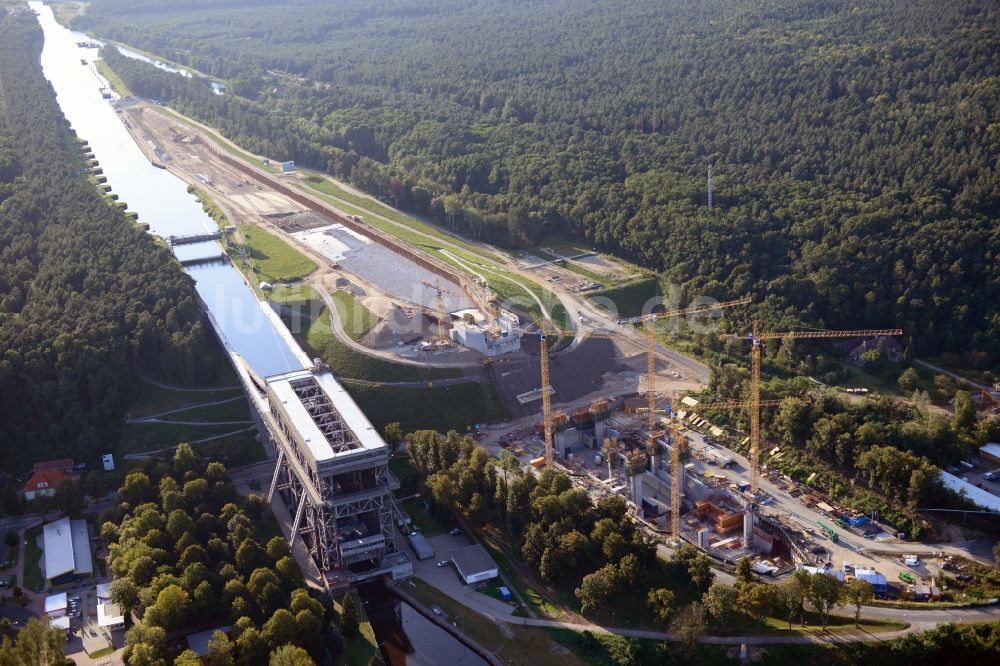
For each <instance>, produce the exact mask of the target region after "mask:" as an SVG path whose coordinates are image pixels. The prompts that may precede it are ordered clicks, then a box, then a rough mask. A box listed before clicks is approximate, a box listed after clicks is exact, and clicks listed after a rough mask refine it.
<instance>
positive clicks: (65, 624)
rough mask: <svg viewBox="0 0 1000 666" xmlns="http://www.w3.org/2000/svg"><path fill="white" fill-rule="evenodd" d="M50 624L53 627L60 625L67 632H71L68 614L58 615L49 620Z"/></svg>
mask: <svg viewBox="0 0 1000 666" xmlns="http://www.w3.org/2000/svg"><path fill="white" fill-rule="evenodd" d="M49 625H50V626H52V627H58V628H59V629H62V630H63V631H65V632H66V633H67V634H68V633H69V625H70V619H69V616H68V615H63V616H62V617H56V618H52V619H50V620H49Z"/></svg>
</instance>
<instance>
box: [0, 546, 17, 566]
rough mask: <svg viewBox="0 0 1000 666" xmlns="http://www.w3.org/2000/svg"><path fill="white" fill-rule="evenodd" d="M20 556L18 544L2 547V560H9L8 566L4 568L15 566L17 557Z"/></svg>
mask: <svg viewBox="0 0 1000 666" xmlns="http://www.w3.org/2000/svg"><path fill="white" fill-rule="evenodd" d="M20 556H21V549H20V548H19V547H18V546H14V547H13V548H6V547H5V548H4V556H3V561H4V562H10V566H8V567H4V570H8V569H13V568H15V567H16V566H17V558H18V557H20Z"/></svg>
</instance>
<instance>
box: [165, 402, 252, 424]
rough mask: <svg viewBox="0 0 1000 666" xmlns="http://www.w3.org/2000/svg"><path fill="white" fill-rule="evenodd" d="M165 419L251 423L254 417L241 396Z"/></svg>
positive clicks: (186, 410) (188, 410) (187, 410)
mask: <svg viewBox="0 0 1000 666" xmlns="http://www.w3.org/2000/svg"><path fill="white" fill-rule="evenodd" d="M163 418H165V419H171V420H175V421H201V422H203V423H214V422H218V421H249V420H251V419H252V418H253V416H252V415H251V414H250V405H249V404H248V403H247V401H246V398H245V397H243V396H242V395H241V396H238V398H237V399H236V400H230V401H229V402H223V403H220V404H218V405H208V406H205V407H191V408H190V409H185V410H184V411H181V412H174V413H173V414H169V415H168V416H165V417H163Z"/></svg>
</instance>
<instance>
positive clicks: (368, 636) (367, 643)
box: [333, 595, 379, 666]
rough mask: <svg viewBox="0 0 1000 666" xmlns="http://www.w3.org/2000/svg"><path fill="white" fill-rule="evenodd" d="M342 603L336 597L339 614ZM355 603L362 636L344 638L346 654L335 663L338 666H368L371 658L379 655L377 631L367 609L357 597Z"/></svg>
mask: <svg viewBox="0 0 1000 666" xmlns="http://www.w3.org/2000/svg"><path fill="white" fill-rule="evenodd" d="M340 602H341V599H338V598H336V597H334V600H333V606H334V608H335V609H336V610H337V612H338V613H340V611H341V608H342V607H341V605H340ZM354 603H355V605H356V606H357V608H358V616H359V619H360V623H359V626H358V629H359V630H360V634H359V635H358V636H356V637H354V638H351V639H348V638H344V652H343V654H341V655H340V656H338V657H337V659H336V660H335V662H334V663H335V664H337V665H338V666H368V662H369V661H370V660H371V658H372V657H373V656H374V655H377V654H379V649H378V639H376V638H375V630H374V629H372V624H371V622H369V621H368V616H367V615H366V614H365V607H364V605H363V604H362V603H361V599H359V598H358V596H357V595H354Z"/></svg>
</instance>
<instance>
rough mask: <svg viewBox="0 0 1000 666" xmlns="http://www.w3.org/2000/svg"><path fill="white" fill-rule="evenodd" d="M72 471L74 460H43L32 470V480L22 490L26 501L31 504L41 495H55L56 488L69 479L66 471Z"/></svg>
mask: <svg viewBox="0 0 1000 666" xmlns="http://www.w3.org/2000/svg"><path fill="white" fill-rule="evenodd" d="M72 469H73V459H72V458H60V459H59V460H43V461H42V462H37V463H35V465H34V467H33V468H32V470H31V478H30V479H28V482H27V483H26V484H24V488H22V489H21V492H22V493H24V499H25V500H27V501H28V502H30V501H32V500H33V499H35V498H36V497H38V496H39V495H54V494H55V492H56V487H57V486H58V485H59V484H60V483H62V481H63V480H65V479H66V478H67V476H66V471H67V470H72Z"/></svg>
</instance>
